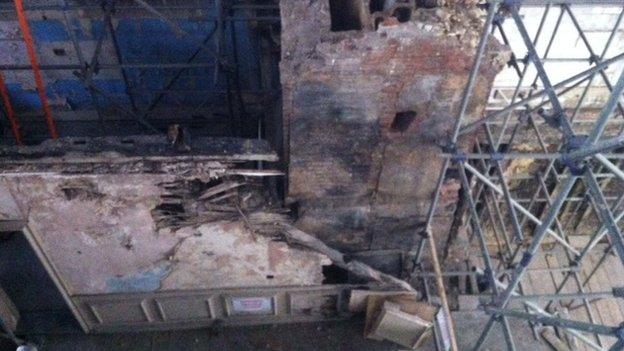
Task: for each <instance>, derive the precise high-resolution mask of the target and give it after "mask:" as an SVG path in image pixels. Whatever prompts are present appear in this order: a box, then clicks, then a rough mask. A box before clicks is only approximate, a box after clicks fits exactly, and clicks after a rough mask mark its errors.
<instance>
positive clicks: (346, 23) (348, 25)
mask: <svg viewBox="0 0 624 351" xmlns="http://www.w3.org/2000/svg"><path fill="white" fill-rule="evenodd" d="M361 10H362V2H361V0H329V12H330V14H331V30H332V32H342V31H347V30H362V18H361V13H362V11H361Z"/></svg>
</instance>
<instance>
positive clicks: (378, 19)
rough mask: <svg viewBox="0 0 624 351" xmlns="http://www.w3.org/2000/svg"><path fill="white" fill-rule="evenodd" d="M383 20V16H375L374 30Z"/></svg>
mask: <svg viewBox="0 0 624 351" xmlns="http://www.w3.org/2000/svg"><path fill="white" fill-rule="evenodd" d="M383 21H384V19H383V17H377V18H375V30H377V29H379V25H380V24H381V23H382V22H383Z"/></svg>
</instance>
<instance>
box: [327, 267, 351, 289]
mask: <svg viewBox="0 0 624 351" xmlns="http://www.w3.org/2000/svg"><path fill="white" fill-rule="evenodd" d="M348 281H349V272H348V271H347V270H345V269H342V268H340V267H338V266H336V265H335V264H332V265H329V266H323V284H346V283H347V282H348Z"/></svg>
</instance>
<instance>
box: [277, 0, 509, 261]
mask: <svg viewBox="0 0 624 351" xmlns="http://www.w3.org/2000/svg"><path fill="white" fill-rule="evenodd" d="M345 3H348V4H346V5H345ZM337 4H339V5H337ZM280 6H281V15H282V26H283V27H282V62H281V80H282V86H283V101H284V111H283V115H284V128H285V130H284V134H285V136H286V137H285V140H287V143H289V144H288V145H286V153H287V158H288V161H289V176H288V199H289V200H290V201H292V202H296V203H298V208H299V220H298V225H299V226H300V227H301V228H302V229H304V230H307V231H309V232H311V233H315V234H316V235H318V236H319V237H320V238H322V239H323V240H326V241H327V242H329V243H330V244H332V245H334V246H336V247H338V248H341V249H343V250H347V251H356V250H369V249H393V248H408V247H409V246H410V245H411V244H412V242H411V238H412V236H413V235H414V232H415V230H418V227H419V226H420V225H422V222H423V220H424V216H425V214H426V211H427V209H428V206H429V203H430V200H431V196H432V192H433V190H434V187H435V182H436V180H437V176H438V172H439V170H440V167H441V163H442V158H441V157H440V156H439V153H440V152H441V151H440V148H439V147H438V146H437V144H438V143H439V142H440V141H441V140H446V138H447V137H448V136H449V134H450V131H451V129H452V126H453V124H454V122H455V117H456V116H457V113H458V110H459V106H460V101H461V97H462V94H463V91H464V87H465V84H466V82H467V79H468V74H469V71H470V68H471V66H472V63H473V61H474V55H475V52H476V46H477V44H478V40H479V34H480V31H481V30H482V23H483V22H482V21H483V19H482V17H483V15H484V13H483V12H482V11H481V10H479V9H477V8H475V7H470V6H457V7H452V6H451V7H441V8H434V9H425V8H417V7H415V6H414V5H413V4H411V3H409V2H406V3H403V2H400V1H391V0H386V1H375V0H371V1H370V2H369V0H349V1H344V2H337V1H333V0H313V1H310V0H291V1H282V2H281V5H280ZM504 52H506V51H505V50H504V48H503V47H502V46H501V45H500V44H499V43H498V42H497V41H495V40H491V41H490V42H489V44H488V52H487V55H486V57H485V61H484V64H483V65H482V69H481V71H480V74H479V78H478V81H477V84H476V88H475V91H474V98H473V99H472V102H471V104H470V105H469V109H468V113H467V114H468V117H469V118H476V117H478V116H479V115H480V114H481V113H482V111H483V109H484V107H485V103H486V100H487V97H488V94H489V90H490V88H491V84H492V81H493V79H494V77H495V75H496V74H497V73H498V71H499V70H501V69H502V67H503V65H504V63H505V61H506V55H505V54H504ZM448 186H450V187H454V186H455V185H453V184H449V185H448ZM455 199H456V197H454V196H451V198H450V200H449V199H447V202H449V203H451V204H453V203H454V202H455ZM446 214H447V215H448V214H452V211H449V212H446ZM438 222H439V223H441V224H440V225H442V226H448V225H450V220H444V219H442V220H439V221H438Z"/></svg>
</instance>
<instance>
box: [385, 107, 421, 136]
mask: <svg viewBox="0 0 624 351" xmlns="http://www.w3.org/2000/svg"><path fill="white" fill-rule="evenodd" d="M414 119H416V112H414V111H404V112H397V114H396V115H394V119H393V120H392V124H391V125H390V129H391V130H392V131H394V132H405V131H406V130H407V129H408V128H409V126H410V125H411V124H412V122H414Z"/></svg>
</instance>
